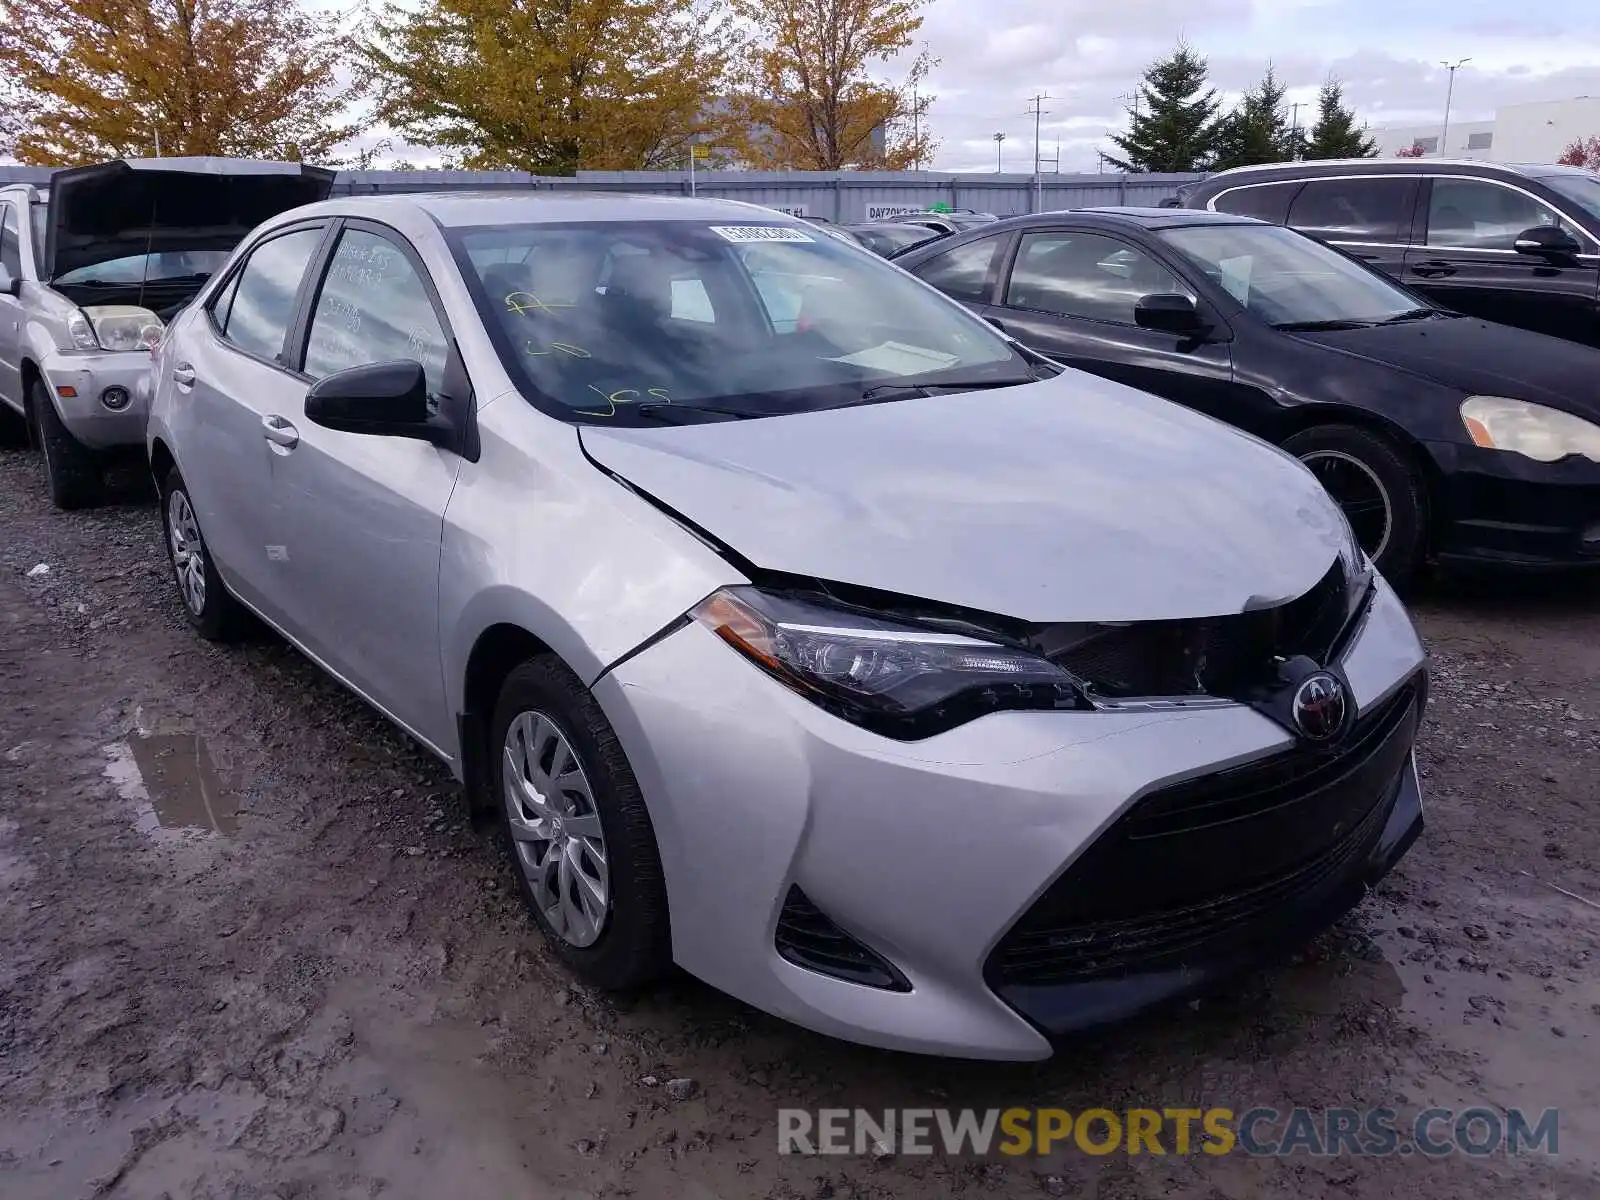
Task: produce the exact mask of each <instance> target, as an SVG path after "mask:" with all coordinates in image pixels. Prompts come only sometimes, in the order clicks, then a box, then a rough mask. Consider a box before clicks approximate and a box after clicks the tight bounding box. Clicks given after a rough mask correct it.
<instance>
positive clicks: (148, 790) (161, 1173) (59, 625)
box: [0, 453, 1600, 1200]
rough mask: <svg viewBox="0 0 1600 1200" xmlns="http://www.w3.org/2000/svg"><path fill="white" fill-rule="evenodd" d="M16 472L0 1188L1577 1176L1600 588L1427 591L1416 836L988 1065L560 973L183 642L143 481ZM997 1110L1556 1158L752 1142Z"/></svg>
mask: <svg viewBox="0 0 1600 1200" xmlns="http://www.w3.org/2000/svg"><path fill="white" fill-rule="evenodd" d="M0 497H3V500H0V687H3V688H4V695H5V697H6V703H5V704H4V705H3V706H0V1180H3V1182H0V1192H3V1193H4V1195H5V1196H6V1197H7V1198H8V1200H31V1198H34V1197H39V1198H49V1200H71V1198H75V1197H91V1196H114V1197H119V1198H123V1197H126V1198H130V1200H131V1198H150V1200H154V1198H156V1197H162V1196H165V1197H169V1198H171V1200H178V1198H180V1197H230V1198H231V1197H240V1198H245V1200H251V1198H259V1197H269V1196H275V1197H280V1198H282V1200H294V1198H319V1200H320V1198H322V1197H372V1196H379V1195H382V1196H386V1197H389V1196H393V1197H416V1198H418V1200H422V1198H427V1200H434V1198H436V1197H438V1196H442V1195H454V1196H460V1197H463V1198H464V1200H477V1198H479V1197H486V1198H499V1197H513V1196H515V1197H524V1198H533V1200H547V1198H568V1197H571V1198H576V1197H591V1196H626V1195H632V1196H640V1197H647V1198H654V1197H663V1198H672V1200H679V1198H683V1200H703V1198H707V1197H724V1198H733V1197H773V1198H781V1200H794V1198H799V1197H829V1196H834V1197H872V1198H875V1200H876V1198H891V1197H907V1198H910V1197H918V1198H922V1197H929V1196H935V1197H937V1196H968V1195H971V1196H977V1195H994V1196H1006V1197H1028V1196H1063V1195H1072V1196H1093V1197H1099V1198H1102V1200H1137V1198H1143V1197H1151V1198H1154V1197H1166V1196H1172V1197H1185V1198H1191V1200H1246V1198H1250V1197H1259V1196H1278V1195H1283V1196H1318V1197H1321V1196H1330V1195H1331V1196H1352V1197H1370V1198H1373V1200H1378V1198H1383V1200H1388V1198H1389V1197H1391V1196H1395V1195H1403V1196H1407V1197H1420V1198H1423V1200H1460V1198H1461V1197H1467V1196H1490V1195H1495V1196H1498V1195H1504V1194H1510V1190H1511V1189H1515V1194H1517V1195H1519V1196H1525V1197H1585V1198H1591V1197H1593V1196H1594V1195H1596V1185H1597V1180H1600V1104H1597V1100H1600V1095H1597V1091H1600V1085H1597V1084H1596V1080H1597V1079H1600V981H1597V973H1596V959H1595V954H1596V946H1597V936H1600V905H1596V904H1595V903H1594V902H1593V900H1590V901H1588V902H1586V901H1585V900H1584V899H1583V898H1584V897H1589V898H1594V899H1600V869H1597V865H1596V864H1597V862H1600V856H1597V853H1596V851H1597V849H1600V846H1597V842H1600V837H1597V832H1600V820H1597V818H1596V817H1595V815H1594V808H1595V804H1596V801H1600V784H1597V782H1596V780H1597V775H1596V767H1597V765H1600V683H1597V679H1600V590H1597V589H1596V588H1595V587H1594V586H1592V585H1589V584H1586V583H1583V582H1561V583H1559V585H1557V584H1550V583H1539V584H1529V585H1523V586H1520V587H1512V586H1508V585H1495V586H1489V585H1487V584H1476V585H1469V584H1467V583H1464V582H1457V583H1448V584H1443V585H1437V586H1436V587H1435V589H1434V590H1433V591H1432V592H1431V593H1430V594H1429V595H1427V596H1425V597H1423V598H1422V600H1421V601H1420V602H1419V604H1418V616H1419V620H1420V623H1421V626H1422V628H1423V631H1424V634H1425V636H1426V639H1427V641H1428V643H1429V647H1430V650H1431V652H1432V654H1433V658H1434V698H1433V703H1432V707H1431V710H1430V714H1429V719H1428V722H1427V726H1426V728H1425V730H1424V733H1423V738H1422V743H1421V748H1420V754H1421V761H1422V764H1423V767H1422V773H1423V775H1424V781H1423V782H1424V787H1425V788H1426V791H1427V800H1428V816H1429V822H1430V823H1429V829H1428V832H1427V833H1426V834H1425V836H1424V839H1423V841H1422V842H1421V843H1420V844H1419V846H1418V847H1417V848H1416V849H1415V850H1414V851H1413V852H1412V854H1411V855H1410V857H1409V858H1408V859H1407V860H1406V862H1405V863H1404V864H1403V865H1402V867H1401V869H1400V870H1399V871H1398V872H1397V873H1396V874H1395V875H1394V876H1393V877H1392V878H1391V880H1390V881H1389V882H1387V883H1386V884H1385V886H1384V887H1382V888H1381V889H1380V890H1379V891H1378V892H1377V893H1376V894H1375V895H1373V896H1372V897H1370V898H1369V899H1368V900H1367V901H1366V902H1365V903H1364V904H1363V905H1362V906H1361V908H1359V909H1358V910H1357V911H1356V912H1355V913H1354V914H1352V915H1351V916H1350V917H1349V918H1347V919H1346V920H1345V921H1344V922H1343V923H1342V924H1341V925H1340V926H1339V927H1338V928H1337V929H1335V930H1333V931H1332V932H1330V933H1329V934H1328V935H1326V936H1325V937H1324V938H1322V939H1320V940H1319V941H1318V942H1317V943H1316V944H1315V945H1313V946H1311V947H1309V948H1308V949H1307V951H1306V952H1305V953H1304V954H1302V955H1299V956H1297V957H1296V958H1295V959H1294V960H1293V961H1291V962H1288V963H1285V964H1282V965H1280V966H1278V967H1275V968H1274V969H1272V970H1270V971H1265V972H1262V973H1259V974H1258V975H1256V976H1253V977H1251V978H1249V979H1246V980H1244V981H1242V982H1240V983H1238V984H1237V985H1235V986H1234V987H1232V988H1231V989H1230V990H1229V991H1228V992H1226V993H1225V994H1223V995H1219V996H1217V997H1214V998H1208V999H1206V1000H1205V1001H1204V1002H1202V1003H1200V1004H1199V1005H1198V1006H1187V1007H1183V1008H1180V1009H1179V1010H1177V1011H1176V1012H1174V1013H1165V1014H1162V1015H1159V1016H1155V1017H1151V1018H1148V1019H1146V1020H1143V1021H1140V1022H1137V1023H1135V1024H1133V1025H1131V1026H1129V1027H1127V1028H1125V1029H1121V1030H1118V1031H1116V1032H1114V1033H1110V1034H1105V1035H1101V1036H1099V1037H1097V1038H1095V1039H1093V1040H1092V1041H1084V1042H1082V1043H1080V1044H1077V1045H1075V1046H1074V1047H1072V1048H1071V1049H1069V1050H1068V1051H1066V1052H1064V1053H1063V1054H1061V1055H1059V1056H1058V1057H1057V1059H1056V1060H1054V1061H1052V1062H1051V1063H1048V1064H1044V1065H1032V1066H995V1065H985V1064H970V1063H950V1062H940V1061H934V1060H923V1059H916V1058H911V1057H906V1056H898V1055H893V1054H888V1053H881V1052H876V1051H870V1050H864V1049H861V1048H857V1047H852V1046H847V1045H843V1044H840V1043H837V1042H831V1041H828V1040H825V1039H823V1038H820V1037H816V1036H814V1035H811V1034H808V1033H805V1032H803V1031H800V1030H796V1029H794V1028H791V1027H788V1026H786V1025H783V1024H782V1023H780V1022H777V1021H775V1020H772V1019H770V1018H767V1017H765V1016H762V1015H761V1014H758V1013H755V1012H752V1011H751V1010H749V1009H747V1008H745V1007H743V1006H741V1005H739V1004H738V1003H736V1002H734V1001H731V1000H729V999H727V998H725V997H722V996H719V995H717V994H715V993H713V992H711V991H709V990H708V989H706V988H704V987H702V986H700V985H698V984H696V983H694V982H693V981H691V980H687V979H679V980H675V981H673V982H672V983H670V984H669V985H667V986H666V987H663V988H661V989H660V990H658V991H656V992H654V993H652V994H650V995H649V996H647V997H642V998H638V999H634V1000H631V1001H628V1002H626V1003H618V1002H616V1001H614V1000H610V999H607V998H603V997H600V996H597V995H593V994H590V993H589V992H587V991H585V990H583V989H581V988H578V987H576V986H574V985H573V983H572V982H571V981H570V979H568V978H567V977H565V976H564V975H563V974H562V972H561V971H560V970H559V969H557V968H556V967H555V965H554V964H553V963H551V962H550V961H548V960H547V958H546V956H545V954H544V953H543V950H542V949H541V946H540V944H539V941H538V939H537V937H536V935H535V934H534V933H533V932H532V931H531V929H530V926H529V923H528V921H527V919H526V918H525V916H524V914H523V912H522V910H521V908H520V903H519V901H518V900H517V898H516V896H515V893H514V890H513V887H512V886H511V879H510V875H509V873H508V872H509V868H508V866H507V865H506V863H505V861H504V859H503V857H502V854H501V851H500V850H499V848H498V846H497V845H495V844H494V843H493V842H492V841H491V840H490V839H488V838H487V837H485V836H483V835H482V834H480V833H478V832H475V831H474V830H473V829H472V828H471V827H470V826H469V825H468V824H467V823H466V821H465V819H464V817H463V815H462V810H461V808H460V806H459V804H458V803H457V795H456V791H455V789H454V787H453V785H452V784H451V782H450V780H449V779H448V777H447V776H446V775H445V773H444V772H443V771H442V770H441V769H440V768H439V767H438V766H437V765H436V764H435V763H434V762H433V761H432V760H430V759H429V758H428V757H426V756H425V755H424V754H423V753H421V752H420V751H418V750H416V749H415V748H414V747H412V746H411V745H410V744H409V743H408V742H407V741H406V740H405V739H404V738H402V737H400V736H399V735H397V734H395V733H393V732H391V731H390V730H389V729H388V728H387V727H386V726H385V725H384V724H383V723H382V722H381V721H380V720H379V719H377V718H376V717H374V716H373V715H372V714H371V713H370V712H369V711H368V710H367V709H365V708H364V707H363V706H362V705H361V704H360V703H359V702H357V701H355V700H354V699H352V698H350V697H349V696H347V695H346V694H344V693H343V692H341V691H340V690H339V689H338V688H337V687H336V686H335V685H333V684H331V683H329V682H327V681H326V680H325V679H324V678H323V677H321V676H320V675H319V674H318V673H317V672H316V671H315V670H314V669H313V668H312V667H310V666H309V665H308V664H307V663H306V662H304V661H303V660H302V659H301V658H300V657H299V656H297V655H296V654H295V653H294V652H293V651H291V650H289V649H288V648H286V647H285V646H283V645H282V644H280V643H278V642H277V641H275V640H273V639H270V638H268V637H266V636H263V637H262V638H261V639H260V640H259V641H257V642H255V643H253V644H249V645H246V646H244V647H241V648H234V649H227V650H224V649H218V648H215V647H211V646H207V645H205V644H203V643H202V642H200V641H199V640H198V639H197V638H195V637H194V636H192V635H191V634H190V633H189V631H188V630H187V628H186V627H185V626H184V625H183V623H182V621H181V619H180V616H179V613H178V609H177V602H176V599H175V596H174V594H173V590H172V589H171V587H169V584H168V580H167V577H166V565H165V560H164V558H163V555H162V550H161V547H160V539H159V532H158V522H157V516H156V512H155V509H154V506H153V504H152V503H151V502H150V500H149V498H148V497H147V496H145V495H143V494H142V492H141V490H140V488H139V486H138V481H137V479H134V480H132V481H130V486H129V487H128V488H127V489H126V492H125V494H124V495H123V496H122V500H121V502H119V503H116V504H113V505H111V506H109V507H106V508H103V509H100V510H97V511H93V512H89V513H82V514H58V513H54V512H51V511H49V510H48V509H47V507H46V504H45V502H44V500H43V496H42V479H41V477H40V473H39V471H38V469H37V465H36V462H35V461H34V459H33V458H32V457H31V456H27V455H23V454H20V453H3V454H0ZM40 564H48V568H49V569H48V571H47V572H41V571H37V570H36V568H38V567H39V565H40ZM186 823H187V824H188V825H203V826H208V827H210V828H208V829H195V828H185V827H184V826H185V824H186ZM1558 889H1560V890H1558ZM676 1081H689V1082H687V1083H684V1082H676ZM669 1085H670V1086H669ZM1013 1104H1033V1105H1059V1106H1062V1107H1065V1108H1069V1109H1073V1110H1081V1109H1084V1108H1087V1107H1094V1106H1103V1107H1108V1108H1112V1109H1119V1108H1127V1107H1140V1106H1151V1107H1157V1108H1160V1107H1182V1106H1192V1107H1202V1106H1213V1105H1225V1106H1228V1107H1232V1108H1234V1109H1236V1110H1243V1109H1246V1108H1249V1107H1252V1106H1255V1105H1273V1106H1277V1107H1279V1108H1285V1109H1286V1108H1289V1107H1291V1106H1294V1105H1305V1106H1332V1105H1352V1106H1357V1107H1363V1108H1365V1107H1372V1106H1388V1107H1393V1108H1396V1109H1398V1110H1400V1112H1401V1113H1402V1114H1404V1113H1408V1112H1414V1111H1416V1110H1418V1109H1421V1108H1425V1107H1429V1106H1432V1105H1439V1106H1446V1107H1456V1108H1463V1107H1467V1106H1469V1105H1472V1104H1486V1105H1490V1106H1506V1107H1509V1106H1522V1107H1524V1108H1530V1109H1534V1110H1536V1111H1537V1110H1542V1109H1544V1108H1546V1107H1549V1106H1558V1107H1560V1108H1561V1109H1562V1116H1561V1130H1560V1144H1559V1153H1558V1154H1557V1155H1555V1156H1554V1157H1550V1156H1545V1155H1534V1156H1523V1157H1520V1158H1508V1157H1504V1156H1496V1157H1489V1158H1467V1157H1464V1156H1453V1157H1450V1158H1447V1159H1444V1160H1438V1161H1428V1162H1424V1160H1422V1159H1421V1158H1418V1157H1412V1158H1387V1159H1376V1158H1370V1157H1369V1158H1359V1157H1343V1158H1335V1159H1311V1158H1307V1157H1291V1158H1286V1159H1249V1158H1246V1157H1243V1156H1240V1155H1230V1156H1226V1157H1210V1156H1204V1155H1191V1156H1178V1155H1168V1156H1165V1157H1154V1156H1149V1155H1144V1156H1137V1157H1127V1156H1122V1155H1114V1156H1109V1157H1105V1158H1092V1157H1089V1156H1086V1155H1084V1154H1081V1153H1079V1152H1077V1151H1067V1152H1065V1153H1058V1154H1054V1155H1052V1156H1050V1157H1048V1158H1046V1159H1042V1160H1014V1159H1013V1160H1003V1161H1002V1160H999V1159H994V1160H987V1161H975V1160H969V1159H959V1158H952V1159H947V1158H944V1157H933V1158H920V1159H919V1158H888V1159H883V1160H874V1159H872V1158H870V1157H867V1158H830V1159H807V1158H800V1157H794V1156H789V1157H782V1156H779V1155H778V1154H777V1152H776V1137H775V1130H776V1111H777V1109H778V1108H779V1107H784V1106H794V1107H805V1108H817V1107H827V1106H864V1107H868V1108H875V1109H876V1108H883V1107H888V1106H899V1105H907V1106H919V1107H927V1106H938V1105H955V1106H975V1107H991V1106H999V1107H1004V1106H1008V1105H1013Z"/></svg>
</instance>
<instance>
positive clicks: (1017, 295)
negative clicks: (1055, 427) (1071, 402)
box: [985, 226, 1233, 416]
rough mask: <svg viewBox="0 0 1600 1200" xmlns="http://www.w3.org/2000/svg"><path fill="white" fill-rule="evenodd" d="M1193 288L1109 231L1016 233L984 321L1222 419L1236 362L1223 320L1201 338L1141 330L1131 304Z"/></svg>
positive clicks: (1190, 292) (1073, 362)
mask: <svg viewBox="0 0 1600 1200" xmlns="http://www.w3.org/2000/svg"><path fill="white" fill-rule="evenodd" d="M1173 294H1178V295H1184V296H1188V297H1189V298H1190V299H1191V300H1195V299H1197V298H1196V295H1195V291H1194V289H1193V288H1191V287H1190V286H1189V285H1188V284H1186V283H1184V282H1183V281H1182V280H1180V279H1179V278H1178V277H1177V276H1176V275H1174V274H1173V272H1172V271H1171V270H1169V269H1168V268H1167V267H1166V266H1165V265H1164V264H1163V263H1162V262H1161V261H1160V260H1159V259H1158V258H1157V257H1156V256H1155V255H1154V254H1153V253H1152V252H1151V251H1150V250H1148V249H1146V248H1144V247H1143V246H1141V245H1139V244H1137V243H1135V242H1133V241H1129V240H1125V239H1123V238H1120V237H1117V236H1114V235H1112V234H1109V233H1104V232H1099V231H1090V230H1086V229H1074V228H1071V227H1066V226H1063V227H1061V228H1059V229H1048V230H1030V231H1029V232H1027V233H1024V234H1023V235H1022V239H1021V241H1020V242H1019V243H1018V245H1017V250H1016V254H1015V255H1014V256H1013V258H1012V261H1011V263H1010V265H1009V270H1008V271H1007V272H1006V274H1005V277H1004V280H1003V286H1002V288H1001V290H1000V296H999V299H1000V303H999V304H998V305H996V306H994V307H993V308H991V309H988V310H986V313H985V315H987V316H989V318H990V319H991V320H992V321H994V322H995V323H996V324H998V325H1000V326H1001V327H1002V328H1003V329H1004V330H1005V331H1006V332H1007V333H1009V334H1011V336H1012V337H1014V338H1016V339H1017V340H1018V341H1020V342H1022V343H1023V344H1024V345H1027V346H1031V347H1033V348H1034V349H1036V350H1038V351H1039V352H1040V353H1042V354H1048V355H1049V356H1050V357H1051V358H1054V359H1056V360H1057V361H1058V362H1064V363H1066V364H1067V365H1069V366H1072V367H1077V368H1078V369H1079V370H1083V371H1090V372H1093V373H1094V374H1096V375H1101V376H1104V377H1105V378H1107V379H1114V380H1116V381H1117V382H1118V383H1126V384H1128V385H1130V386H1132V387H1136V388H1139V389H1140V390H1142V391H1146V392H1152V393H1154V394H1155V395H1158V396H1164V397H1166V398H1167V399H1169V400H1175V401H1177V402H1178V403H1180V404H1185V405H1188V406H1189V407H1191V408H1196V409H1199V410H1201V411H1202V412H1209V413H1212V414H1213V415H1216V416H1225V410H1226V409H1227V408H1228V407H1229V405H1228V396H1229V394H1230V393H1231V392H1232V390H1233V355H1232V352H1231V348H1230V345H1229V342H1228V328H1227V326H1226V324H1224V323H1222V321H1221V320H1220V318H1217V319H1216V328H1215V330H1214V331H1213V333H1212V334H1211V335H1210V336H1208V337H1207V338H1203V339H1202V338H1195V337H1191V336H1180V335H1178V334H1173V333H1163V332H1161V331H1160V330H1155V329H1142V328H1140V327H1139V325H1138V324H1137V322H1136V321H1135V320H1134V306H1135V305H1136V304H1137V303H1138V302H1139V300H1140V299H1141V298H1142V297H1144V296H1148V295H1173Z"/></svg>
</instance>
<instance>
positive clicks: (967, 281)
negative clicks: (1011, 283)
mask: <svg viewBox="0 0 1600 1200" xmlns="http://www.w3.org/2000/svg"><path fill="white" fill-rule="evenodd" d="M1004 244H1005V238H1004V237H1002V236H999V235H996V236H992V237H986V238H979V239H978V240H977V241H975V242H968V243H966V244H965V245H963V246H957V247H955V249H953V250H946V251H945V252H944V253H943V254H936V255H934V256H933V257H932V258H930V259H929V260H928V261H927V262H925V263H923V264H922V265H921V266H919V267H916V268H914V269H913V272H912V273H913V274H915V275H916V276H917V277H918V278H919V279H921V280H922V281H923V282H924V283H931V284H932V285H933V286H934V287H936V288H938V289H939V290H940V291H941V292H943V293H944V294H945V295H947V296H954V297H955V298H956V299H957V300H972V301H977V302H980V303H981V302H982V301H984V300H987V299H988V298H989V279H990V277H991V274H992V272H993V270H994V259H995V255H996V254H998V253H999V251H1000V247H1001V246H1002V245H1004Z"/></svg>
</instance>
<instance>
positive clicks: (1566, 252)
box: [1512, 225, 1583, 258]
mask: <svg viewBox="0 0 1600 1200" xmlns="http://www.w3.org/2000/svg"><path fill="white" fill-rule="evenodd" d="M1512 246H1513V248H1514V249H1515V250H1516V252H1517V253H1518V254H1536V255H1540V256H1544V257H1558V258H1567V257H1570V256H1572V255H1575V254H1581V253H1583V247H1582V246H1580V245H1578V239H1577V238H1575V237H1573V236H1572V235H1571V234H1570V233H1568V232H1567V231H1566V230H1565V229H1562V228H1561V227H1560V226H1557V225H1535V226H1534V227H1533V228H1532V229H1524V230H1523V231H1522V232H1521V233H1519V234H1517V240H1516V241H1515V242H1513V243H1512Z"/></svg>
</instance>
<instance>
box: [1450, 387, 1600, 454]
mask: <svg viewBox="0 0 1600 1200" xmlns="http://www.w3.org/2000/svg"><path fill="white" fill-rule="evenodd" d="M1461 423H1462V424H1463V425H1465V426H1466V427H1467V434H1468V436H1470V437H1471V438H1472V441H1473V444H1474V445H1478V446H1482V447H1484V448H1485V449H1488V450H1506V451H1509V452H1511V453H1512V454H1521V455H1523V456H1524V457H1526V458H1531V459H1534V460H1535V461H1537V462H1547V463H1549V462H1559V461H1560V460H1561V459H1563V458H1566V457H1567V456H1568V455H1569V454H1581V455H1583V456H1584V457H1585V458H1588V459H1592V460H1593V461H1595V462H1600V425H1595V424H1593V423H1592V422H1590V421H1585V420H1584V419H1583V418H1582V417H1575V416H1573V415H1572V414H1571V413H1566V412H1562V411H1561V410H1560V409H1555V408H1546V407H1545V406H1544V405H1542V404H1530V403H1528V402H1527V401H1526V400H1511V399H1508V398H1506V397H1504V396H1468V397H1467V398H1466V399H1465V400H1463V401H1462V402H1461Z"/></svg>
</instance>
